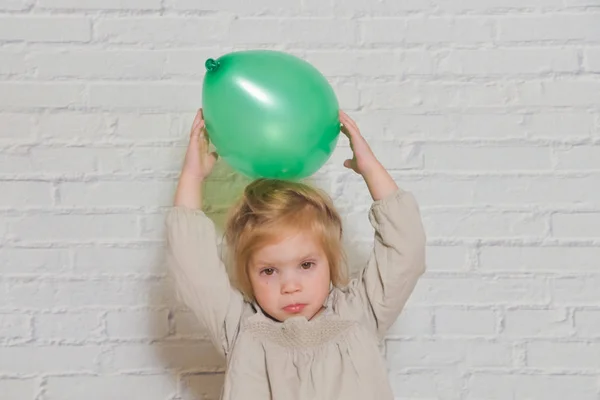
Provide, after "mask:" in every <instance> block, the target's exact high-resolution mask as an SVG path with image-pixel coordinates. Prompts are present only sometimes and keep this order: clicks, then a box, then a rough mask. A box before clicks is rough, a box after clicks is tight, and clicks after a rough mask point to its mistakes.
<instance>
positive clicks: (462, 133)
mask: <svg viewBox="0 0 600 400" xmlns="http://www.w3.org/2000/svg"><path fill="white" fill-rule="evenodd" d="M445 125H446V129H448V130H449V131H447V132H446V135H451V136H453V137H456V138H460V139H463V138H465V139H467V138H469V139H473V138H486V139H487V138H498V137H503V138H510V137H517V138H522V137H524V136H525V134H526V133H527V132H528V131H527V130H526V129H527V125H525V116H524V115H519V114H488V113H484V114H464V115H452V116H451V117H450V118H448V121H447V122H446V124H445ZM531 131H533V129H532V130H531Z"/></svg>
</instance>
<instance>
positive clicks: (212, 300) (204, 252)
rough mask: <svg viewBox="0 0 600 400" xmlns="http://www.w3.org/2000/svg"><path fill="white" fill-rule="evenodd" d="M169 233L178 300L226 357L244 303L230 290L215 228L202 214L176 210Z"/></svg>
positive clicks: (169, 218)
mask: <svg viewBox="0 0 600 400" xmlns="http://www.w3.org/2000/svg"><path fill="white" fill-rule="evenodd" d="M166 233H167V264H168V267H169V270H170V272H171V274H172V276H173V278H174V280H175V285H176V287H177V293H178V296H179V298H180V299H181V300H182V301H183V303H185V305H186V306H187V307H189V308H190V309H191V310H192V311H193V313H194V314H195V315H196V317H197V318H198V319H199V320H200V322H201V324H202V325H203V326H204V327H205V328H206V329H207V331H208V333H209V335H210V338H211V340H212V341H213V343H214V345H215V347H216V348H217V350H219V351H220V352H221V354H223V355H224V356H225V357H226V356H227V355H228V353H229V350H230V349H231V347H232V345H233V342H234V340H235V338H236V336H237V333H238V331H239V326H240V319H241V315H242V310H243V304H244V299H243V296H242V294H241V293H240V292H239V291H237V290H236V289H234V288H233V287H232V286H231V283H230V281H229V276H228V275H227V271H226V270H225V266H224V264H223V262H222V261H221V258H220V256H219V251H218V246H217V238H216V233H215V227H214V224H213V222H212V221H211V220H210V219H209V218H208V217H207V216H206V215H205V214H204V213H203V212H202V211H201V210H193V209H189V208H185V207H174V208H172V209H171V210H169V213H168V214H167V217H166Z"/></svg>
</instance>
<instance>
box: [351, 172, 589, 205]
mask: <svg viewBox="0 0 600 400" xmlns="http://www.w3.org/2000/svg"><path fill="white" fill-rule="evenodd" d="M392 175H393V176H394V177H397V180H398V181H403V182H404V183H403V187H404V188H406V189H408V190H411V191H412V192H413V193H415V195H416V196H417V198H418V200H419V204H420V205H421V206H422V207H427V206H438V205H442V204H443V205H453V206H454V205H459V206H472V205H492V204H494V205H511V206H523V205H529V204H533V205H544V206H548V205H560V206H570V205H572V204H574V203H579V202H581V199H585V201H586V202H588V203H589V204H594V203H596V202H598V201H600V193H598V191H597V190H596V187H597V185H598V184H600V178H599V177H597V176H595V175H589V176H569V177H568V178H565V177H563V176H560V175H553V174H548V175H546V174H544V175H535V176H526V175H519V176H489V175H485V174H481V175H479V176H466V177H464V176H444V177H435V176H432V177H428V178H427V179H418V178H415V179H414V180H411V179H410V178H406V177H403V176H400V175H399V174H398V175H396V174H392ZM440 193H443V194H444V196H443V200H442V199H440ZM359 198H360V199H361V200H362V197H359ZM365 201H366V200H365Z"/></svg>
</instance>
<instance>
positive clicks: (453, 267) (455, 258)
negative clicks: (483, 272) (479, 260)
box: [426, 245, 471, 272]
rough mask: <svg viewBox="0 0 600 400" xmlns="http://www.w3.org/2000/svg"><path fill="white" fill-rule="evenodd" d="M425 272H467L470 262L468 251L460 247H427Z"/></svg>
mask: <svg viewBox="0 0 600 400" xmlns="http://www.w3.org/2000/svg"><path fill="white" fill-rule="evenodd" d="M426 263H427V271H431V272H437V271H455V272H456V271H467V270H469V269H470V267H471V266H470V264H471V261H470V260H469V259H468V249H466V248H464V247H461V246H438V245H429V246H427V261H426Z"/></svg>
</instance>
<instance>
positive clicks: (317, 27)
mask: <svg viewBox="0 0 600 400" xmlns="http://www.w3.org/2000/svg"><path fill="white" fill-rule="evenodd" d="M261 29H262V27H261ZM357 39H358V25H357V23H356V21H352V20H344V19H329V18H318V19H317V18H315V19H312V18H292V19H284V20H282V21H281V37H279V40H278V41H277V42H276V43H282V42H283V43H288V44H299V43H300V44H310V45H312V44H318V45H322V44H323V45H353V44H355V43H356V42H357Z"/></svg>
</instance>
